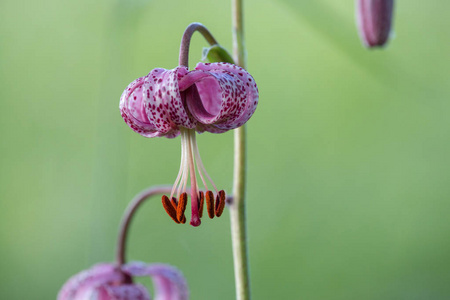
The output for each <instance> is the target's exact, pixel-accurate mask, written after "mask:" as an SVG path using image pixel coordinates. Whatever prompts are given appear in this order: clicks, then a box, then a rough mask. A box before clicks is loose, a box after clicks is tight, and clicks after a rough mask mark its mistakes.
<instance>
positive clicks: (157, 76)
mask: <svg viewBox="0 0 450 300" xmlns="http://www.w3.org/2000/svg"><path fill="white" fill-rule="evenodd" d="M187 72H188V71H187V68H186V67H177V68H175V69H172V70H165V69H154V70H152V71H151V72H150V73H149V74H148V75H147V76H146V77H145V82H144V103H145V112H146V115H147V117H148V119H149V121H150V122H151V123H152V124H154V125H155V127H156V129H157V130H158V131H159V132H160V133H162V134H164V135H165V134H169V135H170V133H171V131H177V135H178V133H179V130H178V126H183V127H186V128H194V127H195V123H196V122H195V120H193V119H192V118H191V117H190V116H189V115H188V113H187V111H186V109H185V107H184V105H183V101H182V98H181V95H180V90H179V87H178V79H179V78H180V77H182V76H184V75H185V74H186V73H187Z"/></svg>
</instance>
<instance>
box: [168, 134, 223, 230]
mask: <svg viewBox="0 0 450 300" xmlns="http://www.w3.org/2000/svg"><path fill="white" fill-rule="evenodd" d="M180 132H181V163H180V170H179V172H178V176H177V179H176V180H175V183H174V185H173V187H172V192H171V193H170V197H167V196H166V195H164V196H162V204H163V206H164V209H165V210H166V212H167V214H168V215H169V216H170V217H171V218H172V219H173V220H174V221H175V223H177V224H179V223H182V224H184V223H186V217H185V215H184V212H185V210H186V205H187V198H188V193H187V191H190V194H191V214H192V215H191V221H190V224H191V225H192V226H199V225H200V224H201V221H200V218H201V217H202V216H203V206H204V202H206V209H207V211H208V216H209V217H210V218H211V219H212V218H214V216H217V217H220V216H221V215H222V212H223V210H224V208H225V198H226V195H225V192H224V191H223V190H220V191H218V190H217V187H216V185H215V184H214V182H213V181H212V179H211V177H210V176H209V175H208V173H207V172H206V169H205V167H204V166H203V163H202V159H201V158H200V153H199V151H198V147H197V140H196V137H195V129H188V128H184V127H180ZM197 172H198V175H199V176H200V179H201V181H202V183H203V186H204V188H205V192H203V191H200V190H199V186H198V181H197V177H196V173H197ZM189 177H190V179H191V187H190V189H188V188H187V182H188V178H189ZM207 181H209V182H210V183H211V185H212V187H213V189H214V191H215V193H216V196H215V197H214V193H213V192H212V191H211V190H209V189H208V184H207ZM175 195H176V197H175Z"/></svg>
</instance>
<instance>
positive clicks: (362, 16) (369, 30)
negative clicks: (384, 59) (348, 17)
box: [356, 0, 394, 48]
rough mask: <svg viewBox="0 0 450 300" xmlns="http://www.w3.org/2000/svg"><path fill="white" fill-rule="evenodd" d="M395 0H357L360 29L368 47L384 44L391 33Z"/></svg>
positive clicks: (363, 40)
mask: <svg viewBox="0 0 450 300" xmlns="http://www.w3.org/2000/svg"><path fill="white" fill-rule="evenodd" d="M393 9H394V0H357V5H356V15H357V23H358V31H359V35H360V37H361V40H362V42H363V43H364V45H365V46H366V47H369V48H372V47H380V46H384V45H385V44H386V43H387V41H388V40H389V36H390V34H391V23H392V14H393Z"/></svg>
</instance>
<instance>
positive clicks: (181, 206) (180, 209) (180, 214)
mask: <svg viewBox="0 0 450 300" xmlns="http://www.w3.org/2000/svg"><path fill="white" fill-rule="evenodd" d="M186 205H187V194H186V193H183V194H181V196H180V201H178V207H177V219H178V221H180V222H181V220H183V217H184V211H185V210H186ZM185 219H186V218H185Z"/></svg>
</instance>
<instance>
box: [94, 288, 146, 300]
mask: <svg viewBox="0 0 450 300" xmlns="http://www.w3.org/2000/svg"><path fill="white" fill-rule="evenodd" d="M95 292H96V295H94V297H93V298H94V299H98V300H151V297H150V295H149V294H148V291H147V289H146V288H145V287H144V286H143V285H141V284H122V285H115V286H109V285H103V286H101V287H99V288H97V289H96V291H95Z"/></svg>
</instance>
